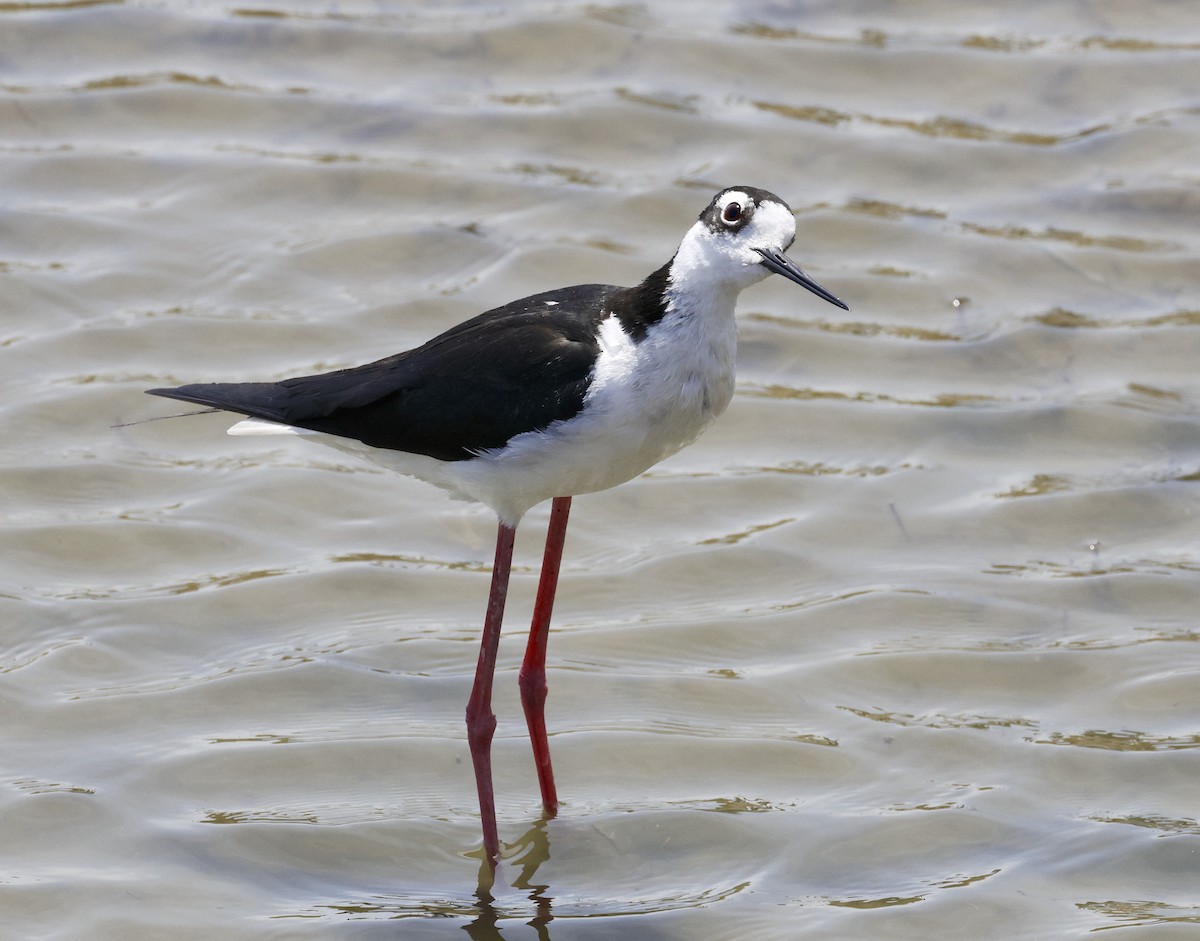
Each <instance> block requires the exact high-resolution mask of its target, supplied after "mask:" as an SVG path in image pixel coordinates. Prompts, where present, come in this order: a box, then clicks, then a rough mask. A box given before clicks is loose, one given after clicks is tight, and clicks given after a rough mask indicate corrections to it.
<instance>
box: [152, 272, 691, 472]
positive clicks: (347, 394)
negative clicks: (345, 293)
mask: <svg viewBox="0 0 1200 941" xmlns="http://www.w3.org/2000/svg"><path fill="white" fill-rule="evenodd" d="M666 270H667V269H666V268H665V267H664V268H663V269H661V271H659V272H656V273H655V274H654V275H651V277H650V278H648V279H647V280H646V281H645V282H643V284H641V285H639V286H638V287H634V288H619V287H614V286H612V285H602V284H582V285H577V286H575V287H569V288H560V289H558V290H556V291H550V292H547V293H545V294H536V295H534V296H532V297H527V298H523V299H521V300H519V301H514V302H513V303H511V304H506V305H505V306H503V307H498V308H496V309H494V310H490V311H487V312H486V313H483V314H480V315H479V316H478V317H474V318H472V319H471V320H467V321H465V322H463V323H461V324H459V325H457V326H455V327H452V328H451V329H450V330H447V331H446V332H445V333H443V334H441V335H439V336H437V337H434V338H433V339H432V340H430V341H429V342H428V343H426V344H424V345H423V346H420V347H417V348H416V349H414V350H409V351H407V352H404V353H399V354H397V355H395V356H389V357H387V358H386V359H381V360H378V361H376V362H373V363H367V364H366V365H364V366H356V367H354V368H351V369H341V370H338V371H336V372H330V373H322V374H320V375H315V376H299V377H297V378H294V379H285V380H283V381H282V382H244V383H225V382H217V383H197V384H193V385H186V386H180V387H179V388H176V389H150V390H148V392H149V393H150V394H151V395H161V396H166V397H167V398H173V399H181V400H183V401H185V402H196V403H198V404H201V405H209V406H213V407H215V408H220V409H225V410H228V411H231V412H238V413H240V414H243V415H249V416H252V417H254V418H263V419H267V420H268V421H274V422H280V423H282V424H285V425H294V426H296V427H299V428H307V429H311V430H313V431H320V432H327V433H329V434H333V435H340V436H342V437H348V438H356V439H358V440H359V441H362V442H364V443H365V444H368V445H371V446H373V447H378V448H390V449H393V450H397V451H408V452H411V453H415V454H426V455H428V456H430V457H434V458H438V459H439V460H443V461H460V460H467V459H469V458H471V457H474V456H475V454H476V453H477V452H479V451H481V450H485V449H490V448H499V447H502V446H503V445H504V444H506V443H507V442H508V441H509V439H511V438H512V437H514V436H515V435H518V434H521V433H523V432H527V431H537V430H541V429H543V428H545V427H547V426H548V425H550V424H551V423H552V422H555V421H562V420H565V419H569V418H571V417H572V416H574V415H575V414H576V413H578V412H579V410H580V409H581V408H582V407H583V400H584V396H585V394H586V393H587V389H588V386H589V385H590V383H591V380H592V374H593V367H594V364H595V361H596V357H597V355H598V353H599V344H598V342H597V339H596V331H597V328H598V326H599V324H600V321H601V320H602V319H603V318H604V317H605V316H608V315H611V314H616V315H617V316H618V317H619V318H620V319H621V321H622V324H623V325H624V326H625V329H626V331H627V332H629V333H630V334H631V335H633V336H634V337H635V339H641V337H642V336H644V335H645V331H646V328H647V326H648V325H649V324H651V323H654V322H656V321H657V320H658V319H660V318H661V316H662V305H663V296H662V294H663V291H664V290H665V287H666ZM656 276H657V277H659V281H658V282H657V283H656V284H654V285H652V284H651V282H652V281H654V279H655V278H656ZM548 301H555V302H557V303H555V304H548V303H547V302H548Z"/></svg>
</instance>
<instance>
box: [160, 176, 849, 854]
mask: <svg viewBox="0 0 1200 941" xmlns="http://www.w3.org/2000/svg"><path fill="white" fill-rule="evenodd" d="M795 235H796V221H795V218H794V217H793V216H792V211H791V210H790V209H789V208H788V205H787V203H785V202H784V201H783V200H782V199H780V198H779V197H778V196H775V195H774V194H772V193H768V192H767V191H766V190H761V189H757V188H755V187H752V186H733V187H730V188H729V189H725V190H722V191H721V192H720V193H718V194H717V195H716V196H714V197H713V199H712V202H710V203H709V204H708V206H707V207H706V208H705V210H704V212H702V213H701V214H700V218H699V221H697V222H696V223H695V224H694V225H693V226H692V227H691V228H690V229H689V230H688V232H687V234H686V235H685V236H684V237H683V241H682V242H681V243H680V245H679V248H678V250H677V251H676V252H675V255H674V256H673V257H672V258H671V260H670V261H669V262H667V263H666V264H665V265H663V266H662V267H661V268H659V269H658V270H657V271H655V272H654V273H653V274H651V275H650V276H649V277H648V278H646V280H645V281H643V282H642V283H641V284H639V285H637V286H636V287H631V288H623V287H616V286H613V285H607V284H583V285H578V286H575V287H566V288H559V289H558V290H556V291H547V292H546V293H544V294H535V295H534V296H532V297H526V298H522V299H521V300H519V301H513V302H512V303H511V304H506V305H505V306H503V307H498V308H496V309H495V310H490V311H488V312H487V313H484V314H480V315H479V316H478V317H475V318H473V319H471V320H468V321H466V322H465V323H461V324H459V325H458V326H456V327H452V328H451V329H449V330H447V331H446V332H445V333H443V334H442V335H441V336H437V337H434V338H433V339H432V340H430V341H429V342H428V343H426V344H425V345H424V346H420V347H418V348H417V349H415V350H409V351H408V352H405V353H398V354H396V355H395V356H389V357H388V358H387V359H381V360H379V361H378V362H374V363H368V364H367V365H365V366H358V367H355V368H353V369H341V370H338V371H337V372H331V373H324V374H322V375H318V376H300V377H298V378H295V379H285V380H284V381H283V382H239V383H226V382H219V383H200V384H195V385H186V386H180V387H179V388H177V389H150V390H149V392H150V394H151V395H162V396H166V397H168V398H173V399H182V400H183V401H185V402H196V403H199V404H201V405H208V406H212V407H213V408H216V409H223V410H226V411H231V412H238V413H241V414H242V415H247V416H250V417H249V418H248V419H246V420H244V421H240V422H238V423H237V424H236V425H234V426H233V427H232V428H230V429H229V433H230V434H235V435H242V434H246V435H262V434H298V435H303V436H305V437H312V438H315V439H317V440H320V441H323V442H325V443H327V444H332V445H335V446H337V447H339V448H342V449H345V450H349V451H352V452H355V453H358V454H360V455H362V456H364V457H367V458H368V459H370V460H372V461H374V462H376V463H380V464H383V465H385V466H387V467H390V468H393V469H395V470H398V471H400V472H401V473H404V474H411V475H412V476H414V477H419V478H421V479H422V480H426V481H428V482H430V483H432V484H435V485H436V486H438V487H441V488H442V489H444V490H447V491H449V492H450V493H451V494H452V495H453V496H455V497H459V498H465V499H469V500H478V501H479V502H481V503H486V504H487V505H488V506H490V507H491V508H492V509H493V510H495V511H496V515H497V516H498V517H499V520H500V526H499V532H498V535H497V539H496V560H495V564H494V567H493V569H492V586H491V592H490V595H489V597H488V606H487V615H486V617H485V620H484V628H483V639H482V642H481V645H480V650H479V663H478V666H477V667H476V671H475V683H474V685H473V687H472V689H471V697H470V699H469V701H468V703H467V738H468V741H469V743H470V750H471V758H472V761H473V762H474V765H475V778H476V784H477V786H478V789H479V809H480V813H481V815H482V818H483V844H484V853H485V855H486V857H487V859H488V860H489V861H490V862H494V861H495V859H496V858H497V856H498V854H499V840H498V837H497V832H496V812H495V803H494V799H493V795H492V773H491V741H492V734H493V732H494V730H495V727H496V717H495V715H494V714H493V713H492V708H491V698H492V676H493V673H494V671H495V664H496V650H497V646H498V644H499V641H500V624H501V620H502V618H503V615H504V599H505V597H506V595H507V592H508V580H509V568H510V565H511V562H512V551H513V540H514V538H515V536H516V530H517V523H518V522H519V521H520V519H521V517H522V516H523V515H524V514H525V512H526V511H527V510H528V509H529V508H530V507H532V506H534V505H535V504H538V503H541V502H543V501H544V500H549V499H553V504H552V507H551V513H550V525H549V530H548V532H547V535H546V551H545V557H544V559H543V562H542V574H541V579H540V581H539V584H538V592H537V598H536V601H535V602H534V613H533V625H532V627H531V629H530V635H529V643H528V647H527V648H526V652H525V659H524V662H523V663H522V665H521V672H520V688H521V701H522V703H523V705H524V709H525V716H526V721H527V723H528V725H529V736H530V739H531V740H532V743H533V754H534V760H535V762H536V764H537V772H538V782H539V784H540V787H541V792H542V805H543V807H544V808H545V811H546V814H547V815H549V816H553V815H554V813H555V812H556V811H557V809H558V798H557V795H556V792H555V787H554V774H553V771H552V769H551V765H550V748H549V745H548V743H547V741H546V725H545V719H544V716H543V707H544V703H545V699H546V640H547V635H548V633H549V628H550V612H551V609H552V607H553V604H554V592H555V588H556V586H557V584H558V570H559V564H560V561H561V558H562V549H563V541H564V539H565V536H566V529H567V515H568V513H569V511H570V508H571V497H572V496H573V495H574V494H579V493H592V492H595V491H597V490H604V489H606V488H608V487H614V486H616V485H617V484H619V483H623V482H624V481H626V480H629V479H630V478H632V477H636V476H637V475H638V474H640V473H642V472H643V471H645V470H646V469H647V468H649V467H651V466H652V465H654V464H656V463H657V462H659V461H661V460H662V459H663V458H665V457H668V456H669V455H671V454H674V453H675V452H676V451H678V450H679V449H680V448H683V447H685V446H686V445H689V444H691V443H692V442H693V441H695V440H696V438H697V437H698V436H699V434H700V433H701V432H702V431H704V429H705V428H707V427H708V425H709V424H710V423H711V422H712V421H713V419H715V418H716V417H717V416H718V415H720V414H721V413H722V412H723V411H725V407H726V406H727V405H728V404H729V400H730V398H732V396H733V373H734V355H735V352H736V346H737V336H736V326H735V323H734V316H733V309H734V304H735V303H736V301H737V296H738V293H739V292H740V291H741V290H742V289H743V288H746V287H749V286H750V285H752V284H755V283H757V282H758V281H761V280H762V279H763V278H765V277H767V276H768V275H769V274H770V273H772V272H774V273H776V274H781V275H783V276H784V277H785V278H788V279H789V280H791V281H794V282H796V283H797V284H799V285H801V286H802V287H805V288H807V289H808V290H810V291H812V292H813V293H814V294H816V295H817V296H818V297H822V298H824V299H825V300H827V301H829V302H830V303H831V304H836V305H837V306H838V307H841V308H842V309H844V310H849V308H848V307H847V306H846V305H845V304H843V303H842V302H841V301H840V300H838V298H836V297H835V296H834V295H833V294H831V293H829V292H828V291H826V290H825V289H824V288H822V287H821V286H820V285H818V284H817V283H816V282H815V281H813V280H812V279H811V278H809V277H808V276H807V275H806V274H805V273H804V272H803V271H801V270H800V269H799V268H798V267H796V265H795V264H794V263H793V262H792V261H791V259H789V258H788V257H787V256H786V255H785V254H784V252H785V251H786V250H787V248H788V247H789V246H790V245H791V244H792V241H793V239H794V238H795Z"/></svg>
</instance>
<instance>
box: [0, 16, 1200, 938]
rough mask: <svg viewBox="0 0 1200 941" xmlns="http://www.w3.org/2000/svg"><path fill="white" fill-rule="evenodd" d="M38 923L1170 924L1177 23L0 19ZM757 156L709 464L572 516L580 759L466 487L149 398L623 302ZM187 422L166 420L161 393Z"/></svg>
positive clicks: (16, 597) (1198, 896)
mask: <svg viewBox="0 0 1200 941" xmlns="http://www.w3.org/2000/svg"><path fill="white" fill-rule="evenodd" d="M0 74H2V76H3V78H2V82H0V85H2V87H0V121H2V122H3V125H2V128H3V130H2V133H0V160H2V161H3V164H2V165H3V173H2V174H0V200H2V203H3V205H4V207H5V209H4V213H3V216H2V217H0V220H2V221H0V285H2V287H3V290H0V305H2V310H3V319H2V321H0V363H2V371H0V382H2V383H3V397H2V399H0V419H2V422H3V428H4V434H3V436H2V437H0V506H2V507H3V519H2V523H0V544H2V545H3V552H2V553H0V611H2V621H0V623H2V624H3V633H2V634H0V639H2V649H0V673H2V674H3V676H2V677H0V693H2V695H3V703H4V716H5V723H4V728H5V732H4V747H3V760H2V762H0V767H3V769H4V770H3V775H2V777H0V783H2V784H3V787H2V788H0V810H2V814H0V912H2V913H3V923H4V925H5V928H4V929H2V931H0V933H4V934H5V935H6V936H10V937H14V938H22V939H24V938H35V937H36V938H62V939H76V938H82V937H87V938H96V939H106V938H113V939H135V938H136V939H140V938H147V939H150V938H154V939H157V938H163V937H170V938H173V939H187V938H204V939H209V938H213V937H217V936H220V937H225V938H230V939H233V938H239V939H240V938H298V937H389V938H392V937H397V938H405V939H407V938H457V937H462V935H461V933H460V929H466V931H467V933H468V936H469V937H472V938H477V939H478V938H493V939H494V938H497V937H504V938H510V939H512V938H534V937H538V938H550V937H553V938H557V939H560V941H561V939H568V938H570V939H574V938H580V939H593V938H595V939H602V938H615V937H622V938H638V939H659V938H662V939H666V938H688V939H692V938H705V939H745V938H754V939H776V938H777V939H793V938H796V937H806V938H807V937H811V938H821V939H826V938H830V939H835V938H836V939H840V938H846V939H864V938H871V939H875V938H921V939H947V941H950V939H953V941H961V939H964V938H1005V939H1009V938H1030V939H1039V941H1041V939H1065V938H1077V937H1080V936H1082V935H1083V934H1086V933H1089V932H1092V931H1099V930H1103V929H1116V928H1121V929H1124V930H1123V931H1122V932H1121V937H1122V938H1135V937H1136V938H1138V939H1142V938H1146V939H1150V938H1154V939H1157V938H1168V937H1169V938H1185V937H1200V822H1198V818H1200V796H1198V795H1200V791H1198V789H1197V783H1196V782H1197V780H1198V778H1197V775H1198V774H1200V615H1198V611H1200V604H1198V589H1200V494H1198V493H1197V489H1196V488H1197V481H1198V480H1200V433H1198V432H1200V428H1198V422H1197V417H1196V415H1197V405H1198V403H1200V386H1198V385H1197V380H1196V364H1197V361H1198V354H1200V308H1198V307H1197V294H1196V284H1197V275H1196V272H1197V270H1198V269H1197V264H1198V261H1200V258H1198V256H1200V235H1198V234H1197V218H1198V217H1200V169H1198V167H1200V164H1198V163H1197V154H1198V153H1200V16H1198V15H1197V12H1196V9H1195V7H1194V6H1193V5H1192V4H1186V3H1172V2H1167V0H1149V2H1140V3H1137V4H1129V3H1119V2H1116V0H1108V2H1103V0H1102V2H1086V3H1085V2H1082V0H1079V2H1060V3H1054V4H1047V3H1034V2H1021V3H1014V4H1005V5H1003V6H1002V7H1000V6H996V5H995V4H991V3H987V4H985V3H982V2H978V0H968V2H960V3H944V2H932V0H931V2H916V3H908V4H893V3H885V2H861V3H816V2H813V3H802V2H782V3H770V2H742V3H730V4H725V3H715V2H697V0H692V2H689V3H681V2H680V3H676V2H664V3H653V4H625V5H601V4H592V5H583V4H570V3H549V2H532V0H531V2H524V3H520V2H514V3H509V4H493V3H470V2H459V3H432V2H426V3H408V4H404V3H385V2H366V0H359V2H354V0H347V2H337V3H335V2H314V3H303V2H300V0H247V5H245V6H238V5H237V4H236V3H232V4H231V3H223V2H215V0H213V2H201V0H194V2H190V3H186V4H184V3H161V2H160V3H152V2H128V3H120V2H105V0H91V2H89V0H78V2H62V3H56V2H53V0H50V2H30V3H7V4H0ZM732 183H749V184H753V185H758V186H763V187H766V188H769V189H772V190H774V191H776V192H778V193H780V194H781V195H782V196H784V197H785V198H786V199H788V200H789V201H790V202H791V204H792V205H793V207H794V208H795V209H796V212H797V220H798V225H799V232H798V237H797V242H796V245H795V247H794V248H793V251H792V254H793V256H794V257H795V258H796V259H797V260H798V261H800V263H801V264H803V265H804V266H805V267H806V268H807V269H808V270H809V271H810V272H811V273H812V274H813V276H814V277H815V278H817V279H818V280H819V281H820V282H821V283H822V284H824V285H825V286H827V287H828V288H830V289H831V290H833V291H835V292H836V293H837V294H839V295H841V296H842V297H844V298H845V299H846V300H847V301H848V302H849V304H850V305H851V307H852V308H853V312H852V313H851V314H849V315H844V314H842V313H841V312H840V311H837V310H835V309H834V308H832V307H830V306H828V305H825V304H822V303H821V302H820V301H818V300H816V299H815V298H812V297H811V296H810V295H807V294H805V293H804V292H802V291H799V290H797V289H796V288H795V287H794V286H792V285H789V284H787V283H786V282H783V281H782V280H781V279H772V281H771V282H768V283H767V284H764V285H763V286H761V287H757V288H754V289H752V290H751V291H749V292H747V293H746V294H745V295H744V296H743V299H742V302H741V305H740V324H741V349H740V354H739V385H738V395H737V397H736V398H735V400H734V403H733V405H732V406H731V408H730V410H729V412H728V413H727V414H726V416H725V417H724V418H723V419H722V421H721V422H720V423H719V424H718V425H717V426H716V428H714V429H713V430H712V431H711V432H709V433H708V434H707V435H706V436H705V438H703V439H702V440H701V441H700V442H699V443H698V444H697V445H695V446H694V447H693V448H691V449H689V450H687V451H685V452H683V453H682V454H680V455H678V456H677V457H675V458H672V459H671V460H670V461H668V462H666V463H664V464H662V465H660V466H659V467H658V468H656V469H655V470H653V471H652V472H651V473H650V474H648V475H646V476H645V477H644V478H642V479H639V480H637V481H634V482H632V483H630V484H627V485H625V486H623V487H621V488H619V489H617V490H614V491H610V492H608V493H604V494H599V495H595V496H589V497H584V498H580V499H579V500H577V501H576V506H575V511H574V514H573V521H572V531H571V533H570V536H569V539H568V546H567V560H566V565H565V571H564V578H563V582H562V585H561V588H560V595H559V603H558V606H557V611H556V630H555V632H554V633H553V634H552V637H551V647H550V684H551V695H550V700H549V705H548V713H549V722H550V729H551V735H552V745H553V748H554V752H555V758H556V765H557V771H558V777H559V788H560V794H561V796H562V798H563V800H564V807H563V811H562V813H561V815H560V817H559V818H558V819H555V820H553V821H549V822H546V821H543V820H541V819H540V813H539V805H538V800H537V788H536V783H535V780H534V775H533V769H532V762H531V760H530V756H529V753H528V745H527V743H526V740H525V734H524V727H523V722H522V720H521V715H520V707H519V704H518V702H517V695H516V676H515V673H516V665H517V662H518V659H519V655H520V651H521V648H522V646H523V642H524V631H525V624H527V618H528V613H529V609H530V606H531V601H532V592H533V587H534V582H535V579H536V567H537V564H538V561H539V558H540V544H539V543H540V539H541V531H542V528H543V527H544V523H545V518H546V511H545V508H541V509H539V510H536V511H534V513H532V514H531V516H530V518H529V519H528V520H527V522H526V524H525V526H524V528H523V530H522V534H521V538H520V539H519V540H518V546H517V565H518V567H519V571H518V573H517V575H516V578H515V585H514V595H513V597H512V599H511V601H510V607H509V620H508V625H509V629H508V632H507V633H506V636H505V639H504V641H503V643H502V646H501V671H500V675H499V676H498V680H497V692H498V702H497V712H498V714H499V716H500V727H499V732H498V737H497V743H496V755H495V760H496V766H497V767H496V785H497V795H498V803H499V817H500V831H501V838H502V840H503V841H505V843H506V848H505V855H506V860H505V862H504V864H503V865H502V866H501V868H500V871H499V873H498V877H497V879H496V882H495V884H494V885H491V886H490V887H489V886H488V885H487V883H486V880H484V881H483V882H480V881H479V859H478V855H477V854H478V843H479V834H478V816H477V815H478V810H477V807H476V805H475V796H474V786H473V781H472V778H471V770H470V763H469V760H468V757H467V749H466V742H465V734H464V730H463V728H462V712H463V706H464V704H465V701H466V695H467V691H468V688H469V685H470V680H471V671H472V669H473V666H474V656H475V651H476V647H477V642H478V629H479V624H480V621H481V617H482V611H483V602H484V598H485V595H486V590H487V581H488V566H489V564H490V557H491V541H492V538H493V525H494V523H493V520H492V519H491V517H490V515H489V513H488V511H486V510H484V509H481V508H477V507H470V506H466V505H463V504H458V503H451V502H450V501H447V500H446V499H444V498H443V497H442V496H441V495H440V494H439V493H437V492H436V491H434V490H432V489H431V488H428V487H427V486H425V485H423V484H421V483H419V482H415V481H410V480H406V479H403V478H398V477H394V476H389V475H387V474H384V473H382V472H380V471H378V470H377V469H375V468H373V467H371V466H369V465H366V464H358V463H354V462H353V461H352V460H351V459H350V458H349V457H345V456H342V455H340V454H338V453H336V452H334V451H330V450H321V449H319V448H317V447H315V446H311V445H304V444H302V443H299V442H284V443H279V442H275V441H271V440H254V439H245V438H241V439H234V438H229V437H227V436H225V435H224V434H223V433H222V432H223V430H224V428H225V426H226V425H227V424H228V422H227V421H226V420H224V419H222V418H220V417H212V416H210V417H204V418H194V419H189V420H186V421H184V420H181V421H174V422H159V423H155V424H150V425H137V426H133V427H128V428H121V429H115V430H114V429H110V428H109V426H110V425H112V424H115V423H119V422H125V421H133V420H137V419H142V418H147V417H151V416H154V415H161V414H165V413H166V412H167V411H169V408H170V407H169V406H167V404H166V403H164V402H161V401H158V400H153V399H150V398H147V397H146V396H144V395H142V390H143V389H145V388H147V387H150V386H159V385H168V384H175V383H181V382H187V381H201V380H232V379H248V378H277V377H283V376H286V375H293V374H298V373H304V372H312V371H316V370H319V369H326V368H335V367H339V366H345V365H350V364H354V363H358V362H363V361H365V360H368V359H372V358H376V357H378V356H382V355H385V354H386V353H390V352H394V351H397V350H400V349H404V348H407V347H409V346H412V345H415V344H417V343H419V342H421V341H422V340H424V339H425V338H427V337H428V336H430V335H432V334H433V333H436V332H438V331H439V330H441V329H443V328H445V327H446V326H448V325H450V324H452V323H454V322H456V321H458V320H460V319H462V318H464V317H466V316H469V315H472V314H474V313H477V312H478V311H480V310H483V309H486V308H488V307H492V306H495V305H497V304H499V303H502V302H504V301H507V300H510V299H512V298H515V297H519V296H522V295H524V294H529V293H532V292H535V291H539V290H544V289H547V288H550V287H554V286H557V285H561V284H571V283H578V282H584V281H611V282H614V283H632V282H634V281H637V280H638V279H640V278H641V277H642V276H643V275H645V274H646V273H647V272H649V271H650V270H652V268H654V267H657V266H658V265H660V264H661V263H662V262H663V261H665V260H666V258H667V257H668V256H669V253H670V252H671V250H672V249H673V248H674V246H675V244H676V242H677V241H678V239H679V237H680V236H681V235H682V233H683V231H684V230H685V229H686V228H687V226H688V225H689V224H690V222H691V221H692V220H693V219H694V217H695V215H696V213H697V212H698V211H699V210H700V209H701V208H702V207H703V206H704V204H705V203H706V202H707V200H708V199H709V197H710V196H711V195H712V193H713V192H715V191H716V190H717V189H720V188H721V187H723V186H725V185H728V184H732ZM164 406H166V409H164Z"/></svg>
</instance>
